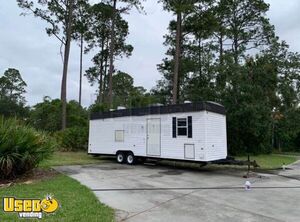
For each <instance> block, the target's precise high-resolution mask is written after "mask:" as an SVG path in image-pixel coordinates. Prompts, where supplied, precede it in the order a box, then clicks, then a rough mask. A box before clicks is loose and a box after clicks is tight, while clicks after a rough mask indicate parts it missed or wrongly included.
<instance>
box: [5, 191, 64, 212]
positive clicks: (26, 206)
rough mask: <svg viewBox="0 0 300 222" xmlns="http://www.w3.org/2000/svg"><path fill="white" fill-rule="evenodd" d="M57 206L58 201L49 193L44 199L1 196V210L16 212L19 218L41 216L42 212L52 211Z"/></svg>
mask: <svg viewBox="0 0 300 222" xmlns="http://www.w3.org/2000/svg"><path fill="white" fill-rule="evenodd" d="M58 207H59V204H58V201H57V200H56V199H54V198H53V197H52V196H51V195H47V196H46V197H45V198H44V199H29V198H15V197H4V198H3V211H4V212H6V213H18V214H19V217H20V218H42V217H43V213H54V212H55V211H56V210H57V209H58Z"/></svg>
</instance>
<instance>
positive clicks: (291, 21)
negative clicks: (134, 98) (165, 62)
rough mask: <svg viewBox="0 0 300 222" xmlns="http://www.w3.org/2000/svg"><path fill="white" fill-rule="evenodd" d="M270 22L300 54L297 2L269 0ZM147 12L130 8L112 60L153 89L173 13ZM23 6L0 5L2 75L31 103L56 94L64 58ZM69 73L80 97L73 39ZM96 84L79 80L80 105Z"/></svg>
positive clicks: (150, 1)
mask: <svg viewBox="0 0 300 222" xmlns="http://www.w3.org/2000/svg"><path fill="white" fill-rule="evenodd" d="M266 2H268V3H270V11H269V13H268V16H269V18H270V19H271V23H272V24H273V25H275V27H276V33H277V35H278V36H279V37H280V38H281V39H282V40H286V41H287V43H288V44H289V45H290V48H291V50H293V51H298V52H300V15H299V12H300V1H299V0H285V1H282V0H267V1H266ZM144 6H145V10H146V12H147V15H142V14H139V13H137V12H135V11H132V12H131V14H130V15H129V16H126V20H127V21H128V22H129V29H130V35H129V38H128V43H130V44H132V45H133V46H134V52H133V55H132V56H131V57H130V58H129V59H122V60H119V61H117V62H116V68H117V69H120V70H122V71H125V72H127V73H129V74H131V75H132V76H133V77H134V83H135V85H136V86H139V85H141V86H144V87H145V88H147V89H151V88H152V87H153V86H154V85H155V83H156V81H157V80H158V79H160V74H159V73H158V71H157V68H156V65H157V64H158V63H160V62H161V60H162V58H163V57H164V53H165V51H166V49H165V48H164V46H163V41H164V40H163V35H164V34H166V32H167V26H168V23H169V20H170V18H172V17H171V15H169V14H168V13H167V12H164V11H163V10H162V7H161V5H160V4H157V1H156V0H147V1H146V3H144ZM20 13H21V10H20V9H19V8H18V6H17V4H16V1H14V0H1V4H0V76H2V75H3V73H4V71H5V70H6V69H7V68H16V69H19V70H20V72H21V74H22V77H23V79H24V80H25V81H26V83H27V85H28V86H27V94H26V99H27V101H28V103H29V104H30V105H33V104H35V103H37V102H40V101H42V99H43V97H44V96H50V97H51V98H59V96H60V82H61V74H62V61H61V57H60V55H59V46H60V45H59V43H58V41H57V40H56V39H55V38H54V37H48V36H47V35H46V33H45V23H44V22H42V21H41V20H39V19H37V18H33V17H32V16H26V17H23V16H20ZM72 44H73V45H72V49H71V55H70V64H69V73H68V100H71V99H76V100H77V99H78V82H79V81H78V80H79V71H78V70H79V49H78V46H77V44H76V43H75V42H73V43H72ZM91 56H92V55H88V56H85V58H84V68H85V69H87V68H88V67H89V66H91V62H90V59H91ZM94 94H95V88H92V87H90V85H89V84H88V82H87V81H86V79H85V78H84V83H83V105H85V106H88V105H90V104H91V103H92V102H93V101H94V99H95V95H94Z"/></svg>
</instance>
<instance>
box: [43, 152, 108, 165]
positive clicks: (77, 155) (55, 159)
mask: <svg viewBox="0 0 300 222" xmlns="http://www.w3.org/2000/svg"><path fill="white" fill-rule="evenodd" d="M103 161H105V160H103V159H101V158H99V157H93V156H92V155H88V154H87V153H86V152H55V153H54V154H53V156H52V157H51V158H50V159H48V160H45V161H43V162H42V163H41V164H40V167H43V168H49V167H51V166H62V165H84V164H97V163H101V162H103Z"/></svg>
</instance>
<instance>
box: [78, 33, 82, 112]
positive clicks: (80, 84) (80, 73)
mask: <svg viewBox="0 0 300 222" xmlns="http://www.w3.org/2000/svg"><path fill="white" fill-rule="evenodd" d="M82 56H83V35H82V34H81V36H80V68H79V105H80V106H81V95H82Z"/></svg>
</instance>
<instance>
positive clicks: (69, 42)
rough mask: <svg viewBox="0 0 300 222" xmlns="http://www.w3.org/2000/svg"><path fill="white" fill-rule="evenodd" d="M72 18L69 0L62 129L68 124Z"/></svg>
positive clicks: (71, 5) (61, 97) (63, 77)
mask: <svg viewBox="0 0 300 222" xmlns="http://www.w3.org/2000/svg"><path fill="white" fill-rule="evenodd" d="M72 19H73V0H69V9H68V22H67V24H66V25H67V27H66V30H67V31H66V43H65V50H64V66H63V76H62V81H61V96H60V99H61V102H62V116H61V117H62V127H61V128H62V130H64V129H66V126H67V74H68V65H69V55H70V48H71V37H72V36H71V35H72Z"/></svg>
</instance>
